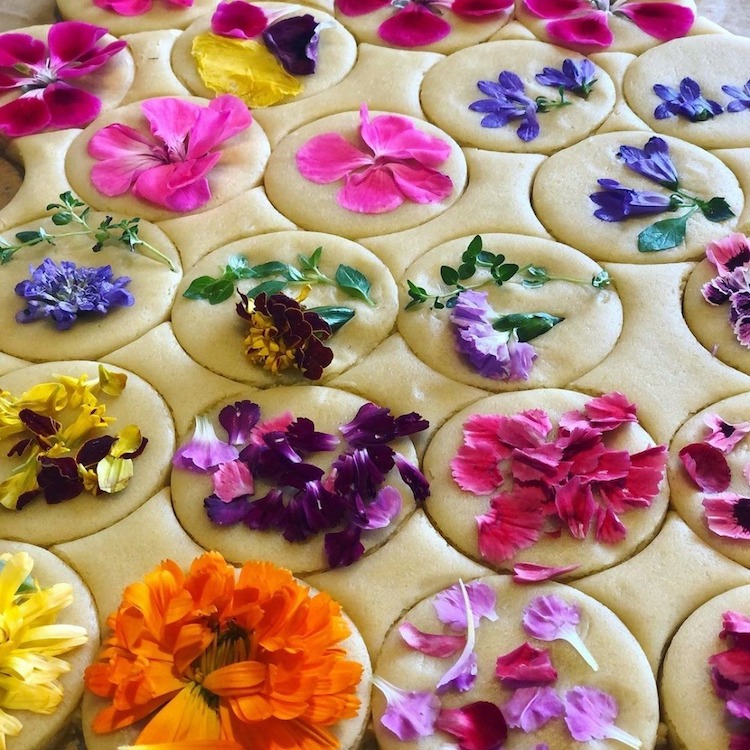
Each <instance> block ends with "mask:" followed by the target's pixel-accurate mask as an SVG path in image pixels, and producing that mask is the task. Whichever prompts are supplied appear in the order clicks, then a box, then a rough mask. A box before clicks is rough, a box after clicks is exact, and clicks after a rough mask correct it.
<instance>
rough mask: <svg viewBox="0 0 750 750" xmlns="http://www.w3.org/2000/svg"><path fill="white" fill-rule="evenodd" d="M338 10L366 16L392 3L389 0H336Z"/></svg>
mask: <svg viewBox="0 0 750 750" xmlns="http://www.w3.org/2000/svg"><path fill="white" fill-rule="evenodd" d="M335 4H336V10H338V11H339V13H342V14H343V15H345V16H364V15H365V14H366V13H373V12H374V11H376V10H380V9H381V8H387V7H388V6H389V5H390V2H389V0H336V3H335Z"/></svg>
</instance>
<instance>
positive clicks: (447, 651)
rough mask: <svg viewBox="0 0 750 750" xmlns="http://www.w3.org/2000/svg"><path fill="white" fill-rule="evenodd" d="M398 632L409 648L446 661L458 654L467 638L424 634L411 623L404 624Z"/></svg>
mask: <svg viewBox="0 0 750 750" xmlns="http://www.w3.org/2000/svg"><path fill="white" fill-rule="evenodd" d="M398 632H399V634H400V635H401V638H403V640H404V643H406V645H407V646H409V647H410V648H413V649H414V650H415V651H419V652H421V653H423V654H427V656H434V657H436V658H438V659H446V658H448V657H449V656H453V655H454V654H457V653H458V652H459V651H461V649H463V647H464V645H465V644H466V636H463V635H440V634H437V633H424V632H423V631H421V630H419V628H417V627H415V626H414V625H412V624H411V623H410V622H402V623H401V625H399V626H398Z"/></svg>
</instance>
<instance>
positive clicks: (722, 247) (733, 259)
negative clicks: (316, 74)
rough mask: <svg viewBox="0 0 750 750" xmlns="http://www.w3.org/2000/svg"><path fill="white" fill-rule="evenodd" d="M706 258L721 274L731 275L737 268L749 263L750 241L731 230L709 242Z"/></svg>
mask: <svg viewBox="0 0 750 750" xmlns="http://www.w3.org/2000/svg"><path fill="white" fill-rule="evenodd" d="M706 258H707V259H708V260H709V261H710V262H711V263H713V264H714V265H715V266H716V268H717V270H718V271H719V274H720V275H721V276H731V275H732V273H734V271H736V270H737V269H738V268H744V267H745V266H747V265H750V242H749V241H748V238H747V237H745V235H744V234H740V233H739V232H732V234H730V235H727V236H726V237H722V238H721V239H719V240H714V241H713V242H709V243H708V246H707V247H706Z"/></svg>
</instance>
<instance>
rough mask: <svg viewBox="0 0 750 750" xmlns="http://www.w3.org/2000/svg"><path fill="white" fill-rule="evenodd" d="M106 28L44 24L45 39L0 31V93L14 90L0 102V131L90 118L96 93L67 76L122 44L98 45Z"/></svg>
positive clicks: (56, 126)
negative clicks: (46, 29) (2, 102)
mask: <svg viewBox="0 0 750 750" xmlns="http://www.w3.org/2000/svg"><path fill="white" fill-rule="evenodd" d="M106 33H107V30H106V29H103V28H101V27H100V26H92V25H91V24H89V23H83V22H81V21H62V22H60V23H56V24H53V25H52V26H51V27H50V29H49V32H48V34H47V44H45V43H44V42H42V41H41V40H39V39H34V37H32V36H29V35H28V34H16V33H11V34H2V35H0V92H7V93H11V94H12V93H17V94H18V96H17V97H16V98H14V99H13V100H12V101H10V102H8V103H7V104H5V105H3V106H2V107H0V133H2V135H4V136H7V137H9V138H17V137H19V136H23V135H31V134H32V133H41V132H42V131H44V130H60V129H62V128H82V127H85V126H86V125H88V124H89V123H90V122H92V121H93V120H94V118H95V117H96V116H97V115H98V114H99V112H100V110H101V108H102V103H101V101H99V97H97V96H95V95H94V94H92V93H90V92H89V91H87V90H84V89H83V88H78V87H77V86H75V85H73V84H72V83H71V81H74V80H75V79H81V78H85V77H86V76H87V75H88V74H89V73H92V72H93V71H95V70H98V69H99V68H101V67H102V66H103V65H104V64H105V63H106V62H107V61H108V60H109V59H110V58H111V57H112V56H113V55H116V54H117V53H118V52H119V51H120V50H121V49H123V48H124V47H126V46H127V42H124V41H118V42H111V43H110V44H106V45H105V44H99V40H100V39H101V38H102V37H103V36H104V35H105V34H106ZM84 85H85V81H84Z"/></svg>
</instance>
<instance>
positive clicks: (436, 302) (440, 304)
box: [432, 297, 445, 310]
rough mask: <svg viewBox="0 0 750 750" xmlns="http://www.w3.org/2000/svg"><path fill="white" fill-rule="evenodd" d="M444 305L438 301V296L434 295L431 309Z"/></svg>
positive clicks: (439, 308)
mask: <svg viewBox="0 0 750 750" xmlns="http://www.w3.org/2000/svg"><path fill="white" fill-rule="evenodd" d="M444 307H445V305H444V304H443V303H442V302H441V301H440V299H439V298H438V297H435V301H434V302H433V303H432V309H433V310H442V309H443V308H444Z"/></svg>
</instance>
